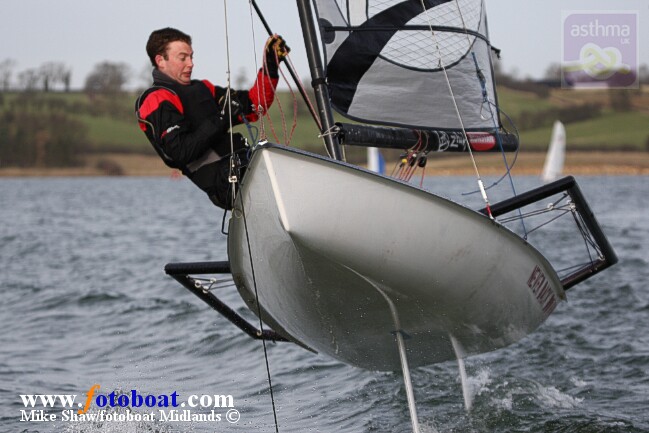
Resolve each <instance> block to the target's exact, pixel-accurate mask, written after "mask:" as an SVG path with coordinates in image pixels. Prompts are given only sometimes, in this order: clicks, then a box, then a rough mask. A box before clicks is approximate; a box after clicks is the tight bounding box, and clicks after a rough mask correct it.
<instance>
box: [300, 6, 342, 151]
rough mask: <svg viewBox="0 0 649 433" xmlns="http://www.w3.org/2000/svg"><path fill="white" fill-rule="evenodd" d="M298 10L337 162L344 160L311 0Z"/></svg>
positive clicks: (330, 148)
mask: <svg viewBox="0 0 649 433" xmlns="http://www.w3.org/2000/svg"><path fill="white" fill-rule="evenodd" d="M297 9H298V12H299V14H300V23H301V24H302V34H303V36H304V45H305V47H306V54H307V57H308V59H309V69H310V71H311V80H312V81H311V86H312V87H313V90H314V92H315V99H316V104H317V105H318V112H319V114H320V121H321V128H322V129H321V131H320V132H321V133H322V134H323V138H324V141H325V146H326V147H327V150H328V151H329V155H330V156H331V157H332V158H334V159H337V160H342V159H343V157H342V152H341V150H340V143H339V142H338V137H337V136H336V135H335V134H333V133H331V132H332V128H333V127H334V116H333V111H332V110H331V105H330V104H329V90H328V89H327V85H326V82H325V74H324V68H323V66H322V59H321V58H320V49H319V47H318V37H317V32H316V28H315V25H314V22H313V11H312V10H311V4H310V2H309V0H297Z"/></svg>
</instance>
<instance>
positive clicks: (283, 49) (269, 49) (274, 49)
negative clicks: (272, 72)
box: [266, 35, 291, 62]
mask: <svg viewBox="0 0 649 433" xmlns="http://www.w3.org/2000/svg"><path fill="white" fill-rule="evenodd" d="M290 52H291V49H290V48H289V47H288V45H286V41H285V40H284V38H282V37H281V36H280V35H273V36H271V37H269V38H268V40H267V41H266V59H267V60H268V61H270V57H273V60H275V58H276V59H277V60H278V61H280V62H281V61H282V60H284V59H285V58H286V56H287V55H288V53H290Z"/></svg>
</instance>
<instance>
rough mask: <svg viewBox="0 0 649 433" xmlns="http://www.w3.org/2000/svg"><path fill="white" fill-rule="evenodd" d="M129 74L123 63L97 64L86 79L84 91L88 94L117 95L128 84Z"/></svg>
mask: <svg viewBox="0 0 649 433" xmlns="http://www.w3.org/2000/svg"><path fill="white" fill-rule="evenodd" d="M130 73H131V72H130V68H129V66H128V65H127V64H125V63H112V62H109V61H105V62H102V63H99V64H97V65H95V68H94V69H93V71H92V72H91V73H90V75H88V76H87V77H86V85H85V87H84V89H85V91H86V92H88V93H107V94H114V93H118V92H120V91H122V88H123V87H124V85H125V84H126V83H128V81H129V76H130Z"/></svg>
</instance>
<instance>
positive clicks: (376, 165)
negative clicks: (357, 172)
mask: <svg viewBox="0 0 649 433" xmlns="http://www.w3.org/2000/svg"><path fill="white" fill-rule="evenodd" d="M367 169H368V170H371V171H373V172H375V173H379V174H385V159H384V158H383V154H381V151H380V150H379V149H377V148H376V147H368V148H367Z"/></svg>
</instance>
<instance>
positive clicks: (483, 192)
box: [421, 0, 494, 219]
mask: <svg viewBox="0 0 649 433" xmlns="http://www.w3.org/2000/svg"><path fill="white" fill-rule="evenodd" d="M456 4H457V7H458V9H459V8H460V5H459V3H457V0H456ZM421 6H422V8H423V11H424V14H425V15H426V20H427V21H428V28H429V30H430V34H431V37H432V39H433V43H434V45H435V48H436V49H437V53H438V55H439V67H440V68H441V69H442V71H443V72H444V78H445V79H446V85H447V86H448V90H449V94H450V96H451V101H453V108H454V109H455V114H456V115H457V119H458V121H459V122H460V128H461V129H462V135H463V136H464V141H465V142H466V144H467V148H468V151H469V155H470V157H471V163H472V164H473V170H474V171H475V174H476V177H477V181H478V188H479V189H480V193H481V195H482V199H483V200H484V202H485V205H486V209H487V213H488V214H489V218H491V219H494V217H493V215H492V213H491V205H490V203H489V198H488V197H487V191H486V190H485V188H484V183H483V182H482V177H481V176H480V170H478V164H477V163H476V160H475V156H474V155H473V149H471V143H470V142H469V137H468V135H467V133H466V128H465V127H464V120H463V119H462V114H461V113H460V108H459V107H458V105H457V100H456V98H455V93H454V92H453V86H452V85H451V80H450V79H449V76H448V71H447V70H446V65H445V64H444V62H443V61H442V51H441V48H440V46H439V41H438V39H437V34H436V33H435V30H434V29H433V23H432V20H431V18H430V14H429V13H428V9H427V8H426V4H425V3H424V0H421ZM460 16H461V13H460ZM462 25H463V26H464V30H467V28H466V25H465V24H464V18H462ZM467 38H468V34H467ZM469 42H470V40H469Z"/></svg>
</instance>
